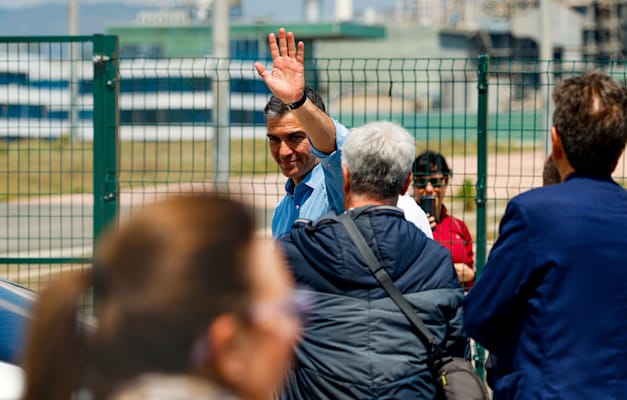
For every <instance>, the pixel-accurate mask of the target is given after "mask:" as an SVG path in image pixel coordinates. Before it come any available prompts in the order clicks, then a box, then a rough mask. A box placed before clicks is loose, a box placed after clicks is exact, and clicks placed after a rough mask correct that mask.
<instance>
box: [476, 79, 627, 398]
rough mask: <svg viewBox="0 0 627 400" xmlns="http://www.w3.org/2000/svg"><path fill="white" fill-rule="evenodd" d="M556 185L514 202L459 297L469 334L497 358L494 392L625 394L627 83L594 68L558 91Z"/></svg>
mask: <svg viewBox="0 0 627 400" xmlns="http://www.w3.org/2000/svg"><path fill="white" fill-rule="evenodd" d="M553 101H554V103H555V113H554V114H553V125H554V126H553V127H552V130H551V139H552V143H553V158H554V161H555V164H556V166H557V168H558V170H559V173H560V176H561V179H562V182H561V183H559V184H556V185H552V186H547V187H543V188H538V189H533V190H530V191H528V192H526V193H523V194H521V195H519V196H517V197H515V198H513V199H512V200H511V201H510V202H509V204H508V206H507V210H506V211H505V215H504V216H503V219H502V221H501V225H500V232H499V238H498V240H497V241H496V243H495V245H494V247H493V249H492V251H491V253H490V257H489V259H488V262H487V264H486V266H485V268H484V270H483V273H482V274H481V276H480V277H479V279H478V281H477V283H476V284H475V286H474V288H473V289H472V290H470V292H469V293H468V296H467V297H466V298H465V299H464V327H465V329H466V332H467V333H468V335H469V336H471V337H473V338H475V339H476V341H477V342H479V343H480V344H482V345H483V346H485V347H486V348H487V349H488V350H489V351H490V352H491V353H492V354H493V355H495V356H496V360H497V362H496V367H495V370H494V375H495V376H494V399H495V400H500V399H545V400H546V399H624V398H625V396H626V393H627V191H626V190H625V189H624V188H622V187H621V186H620V185H618V184H617V183H616V182H615V181H614V180H612V178H611V174H612V172H613V171H614V169H615V168H616V165H617V163H618V160H619V158H620V156H621V154H622V153H623V151H624V149H625V143H626V142H627V89H626V88H625V87H622V86H621V85H619V84H617V83H616V82H615V81H613V80H612V79H611V78H610V77H609V76H607V75H605V74H602V73H599V72H591V73H588V74H585V75H583V76H578V77H574V78H570V79H567V80H564V81H563V82H561V83H560V84H559V85H558V86H557V87H556V88H555V90H554V92H553Z"/></svg>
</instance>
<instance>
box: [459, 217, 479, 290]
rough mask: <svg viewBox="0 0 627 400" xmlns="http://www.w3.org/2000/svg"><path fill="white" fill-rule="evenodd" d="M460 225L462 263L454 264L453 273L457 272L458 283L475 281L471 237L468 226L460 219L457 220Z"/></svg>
mask: <svg viewBox="0 0 627 400" xmlns="http://www.w3.org/2000/svg"><path fill="white" fill-rule="evenodd" d="M457 221H458V222H459V224H460V225H461V234H462V238H463V240H464V243H463V244H464V251H465V254H464V262H461V263H456V264H455V271H456V272H457V277H458V278H459V281H460V282H462V283H466V282H471V281H472V280H473V279H475V274H476V271H475V255H474V253H473V251H472V235H471V234H470V231H469V230H468V226H466V223H465V222H464V221H462V220H461V219H458V220H457Z"/></svg>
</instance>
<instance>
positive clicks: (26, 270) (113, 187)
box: [0, 35, 119, 289]
mask: <svg viewBox="0 0 627 400" xmlns="http://www.w3.org/2000/svg"><path fill="white" fill-rule="evenodd" d="M117 48H118V40H117V38H116V37H112V36H103V35H96V36H76V37H66V36H63V37H10V38H0V276H2V277H5V278H8V279H11V280H15V281H18V282H20V283H23V284H25V285H27V286H30V287H32V288H35V289H37V288H39V287H40V286H41V285H45V284H46V283H47V282H48V280H49V279H50V277H51V276H52V275H54V274H57V273H60V272H63V271H66V270H68V269H75V268H83V267H84V266H86V265H88V264H89V262H90V259H91V254H92V251H93V246H94V242H95V241H94V238H95V237H97V236H98V234H99V233H100V232H101V231H102V230H103V229H104V227H105V226H107V225H109V224H110V223H111V222H112V221H114V220H115V217H116V215H117V201H116V200H117V178H116V175H117V172H118V168H117V160H116V157H117V151H116V146H117V143H118V138H117V131H118V126H119V123H118V106H117V101H118V93H117V87H118V85H117V75H118V59H117V53H118V51H117Z"/></svg>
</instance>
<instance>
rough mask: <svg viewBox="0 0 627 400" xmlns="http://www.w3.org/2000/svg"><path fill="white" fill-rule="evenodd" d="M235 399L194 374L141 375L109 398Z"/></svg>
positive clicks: (153, 399)
mask: <svg viewBox="0 0 627 400" xmlns="http://www.w3.org/2000/svg"><path fill="white" fill-rule="evenodd" d="M147 399H150V400H201V399H202V400H237V397H235V396H234V395H233V394H231V393H229V392H228V391H227V390H225V389H222V388H220V387H219V386H217V385H215V384H213V383H211V382H209V381H208V380H206V379H202V378H199V377H194V376H187V375H163V374H147V375H143V376H141V377H139V378H137V379H135V380H134V381H132V382H130V383H129V384H127V385H125V386H124V387H123V388H121V389H120V390H119V391H117V392H116V393H115V394H114V395H113V396H112V397H111V398H110V400H147Z"/></svg>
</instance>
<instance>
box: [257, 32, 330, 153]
mask: <svg viewBox="0 0 627 400" xmlns="http://www.w3.org/2000/svg"><path fill="white" fill-rule="evenodd" d="M268 45H269V46H270V54H271V55H272V63H273V65H272V69H271V70H269V69H266V68H265V67H264V66H263V65H261V64H260V63H255V69H256V70H257V73H259V76H261V78H262V79H263V80H264V82H265V83H266V85H267V86H268V89H270V91H271V92H272V93H273V94H274V95H275V96H277V97H278V98H279V99H281V101H283V103H285V104H292V103H296V102H298V101H299V100H301V99H302V97H303V96H304V94H305V66H304V57H305V44H304V43H303V42H298V47H297V45H296V41H295V39H294V34H293V33H292V32H285V29H283V28H281V29H279V42H278V45H277V40H276V36H275V34H274V33H271V34H269V35H268ZM291 112H292V113H294V116H296V118H298V120H299V122H300V123H301V124H302V125H303V128H304V129H305V132H306V133H307V135H308V136H309V140H311V143H312V144H313V146H314V147H315V148H316V149H318V150H319V151H320V152H322V153H325V154H330V153H332V152H333V151H335V150H336V146H335V125H334V124H333V121H332V120H331V118H330V117H329V116H328V115H327V114H326V113H325V112H324V111H322V110H321V109H319V108H318V107H317V106H316V105H315V104H313V103H312V102H311V101H310V100H309V99H306V100H305V103H304V104H303V105H302V106H300V107H298V108H296V109H294V110H292V111H291Z"/></svg>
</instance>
